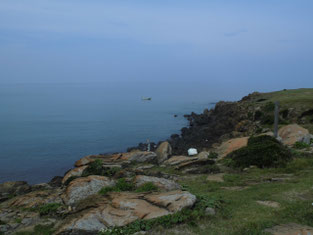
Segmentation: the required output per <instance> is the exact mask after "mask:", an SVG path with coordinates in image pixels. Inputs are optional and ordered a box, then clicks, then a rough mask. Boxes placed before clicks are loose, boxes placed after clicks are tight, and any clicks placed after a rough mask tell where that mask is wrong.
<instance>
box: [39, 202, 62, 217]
mask: <svg viewBox="0 0 313 235" xmlns="http://www.w3.org/2000/svg"><path fill="white" fill-rule="evenodd" d="M60 206H61V204H59V203H48V204H46V205H43V206H41V207H39V209H38V211H39V214H40V215H48V214H53V213H55V212H56V211H57V210H58V208H59V207H60Z"/></svg>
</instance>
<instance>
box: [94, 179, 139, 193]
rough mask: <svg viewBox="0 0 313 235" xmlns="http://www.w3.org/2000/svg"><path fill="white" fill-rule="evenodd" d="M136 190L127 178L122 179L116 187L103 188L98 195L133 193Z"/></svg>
mask: <svg viewBox="0 0 313 235" xmlns="http://www.w3.org/2000/svg"><path fill="white" fill-rule="evenodd" d="M134 189H135V185H134V184H133V183H129V182H127V181H126V179H125V178H120V179H118V181H117V182H116V185H115V186H111V187H103V188H102V189H101V190H100V191H99V192H98V193H99V194H101V195H106V194H107V193H108V192H122V191H133V190H134Z"/></svg>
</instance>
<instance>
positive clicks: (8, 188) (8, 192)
mask: <svg viewBox="0 0 313 235" xmlns="http://www.w3.org/2000/svg"><path fill="white" fill-rule="evenodd" d="M30 190H31V187H30V185H28V184H27V183H26V182H25V181H13V182H5V183H3V184H0V202H2V201H5V200H7V199H9V198H10V197H12V196H16V195H22V194H25V193H27V192H30Z"/></svg>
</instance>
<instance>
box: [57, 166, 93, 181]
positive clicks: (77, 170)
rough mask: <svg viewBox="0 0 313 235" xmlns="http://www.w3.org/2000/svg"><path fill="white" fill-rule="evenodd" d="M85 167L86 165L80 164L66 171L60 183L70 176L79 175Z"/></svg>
mask: <svg viewBox="0 0 313 235" xmlns="http://www.w3.org/2000/svg"><path fill="white" fill-rule="evenodd" d="M87 167H88V166H80V167H76V168H74V169H72V170H70V171H68V172H67V173H66V174H65V176H64V177H63V179H62V184H64V183H66V181H67V180H68V179H70V178H71V177H80V176H81V175H82V174H83V171H84V170H85V169H86V168H87Z"/></svg>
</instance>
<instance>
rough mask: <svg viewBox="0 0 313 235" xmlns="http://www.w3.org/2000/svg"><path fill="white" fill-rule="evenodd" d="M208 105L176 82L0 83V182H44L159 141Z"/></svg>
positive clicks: (203, 96) (199, 93)
mask: <svg viewBox="0 0 313 235" xmlns="http://www.w3.org/2000/svg"><path fill="white" fill-rule="evenodd" d="M142 96H152V101H150V102H149V101H142V100H141V97H142ZM211 101H212V100H211V99H210V98H209V96H208V94H207V93H206V91H205V89H202V90H200V91H199V90H197V91H189V90H188V89H178V88H177V85H175V86H174V85H173V86H170V85H167V86H164V85H162V84H159V85H149V84H146V85H142V84H136V83H134V84H131V83H129V84H127V83H126V84H121V83H120V84H118V83H110V84H104V83H98V84H96V83H94V84H87V83H85V84H83V83H81V84H15V85H8V84H6V85H1V86H0V182H4V181H9V180H26V181H28V182H30V183H40V182H47V181H48V180H50V179H51V178H52V177H53V176H56V175H63V174H64V173H65V172H66V171H67V170H68V169H69V168H71V167H72V166H73V163H74V162H75V161H76V160H77V159H79V158H81V157H83V156H85V155H88V154H97V153H106V152H118V151H125V150H126V148H127V147H130V146H134V145H137V144H138V143H139V142H145V141H146V140H147V139H150V140H151V141H155V142H157V141H159V140H163V139H166V138H168V137H169V136H170V135H171V134H173V133H179V130H180V129H181V128H182V127H183V126H185V125H186V124H187V122H186V120H185V119H184V118H183V115H184V114H186V113H190V112H191V111H194V112H202V111H203V109H204V108H209V107H212V105H210V102H211ZM174 114H177V115H178V117H177V118H174V116H173V115H174Z"/></svg>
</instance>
